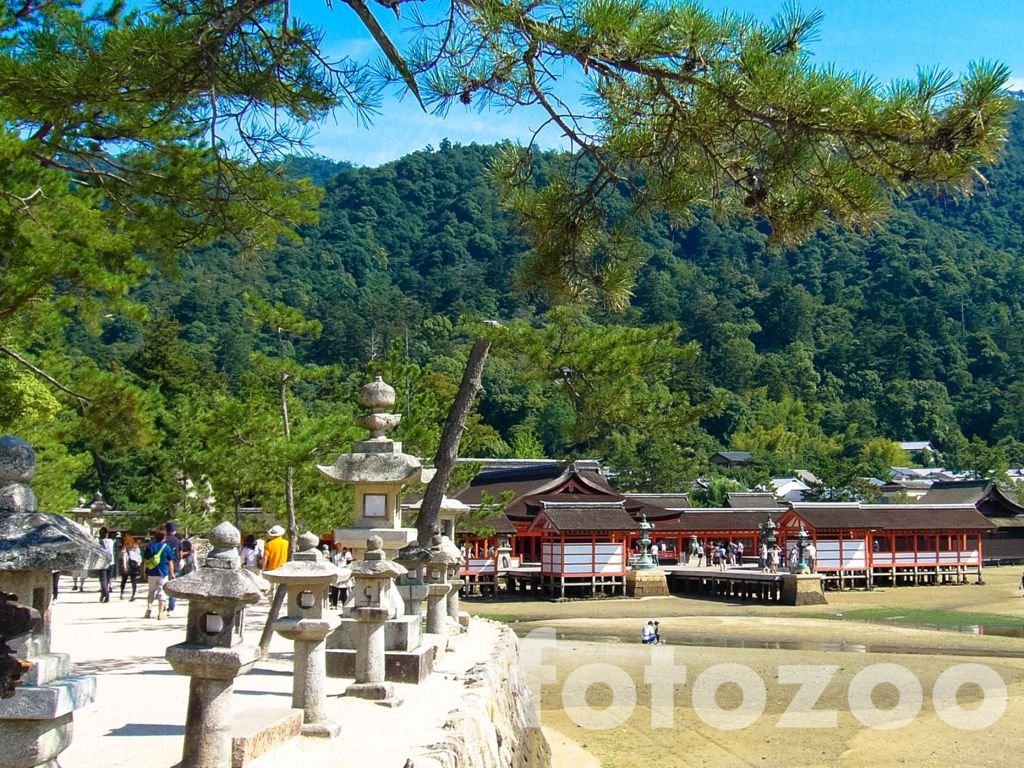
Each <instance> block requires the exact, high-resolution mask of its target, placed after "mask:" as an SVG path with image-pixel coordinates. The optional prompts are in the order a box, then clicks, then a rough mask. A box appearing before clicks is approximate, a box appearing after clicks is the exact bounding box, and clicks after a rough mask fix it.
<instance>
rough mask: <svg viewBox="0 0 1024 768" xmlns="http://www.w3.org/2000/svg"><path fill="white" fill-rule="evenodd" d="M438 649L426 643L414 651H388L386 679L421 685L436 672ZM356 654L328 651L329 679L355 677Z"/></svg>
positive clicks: (386, 654) (385, 669)
mask: <svg viewBox="0 0 1024 768" xmlns="http://www.w3.org/2000/svg"><path fill="white" fill-rule="evenodd" d="M436 653H437V649H436V647H435V646H434V645H430V644H427V643H424V644H423V645H422V646H420V647H419V648H416V649H415V650H412V651H386V652H385V654H384V679H385V680H390V681H392V682H395V683H414V684H416V685H419V684H420V683H422V682H423V681H424V680H426V679H427V677H428V676H429V675H430V673H431V672H433V671H434V658H435V656H436ZM355 675H356V652H355V651H349V650H345V649H342V648H335V649H332V650H329V651H327V676H328V677H355Z"/></svg>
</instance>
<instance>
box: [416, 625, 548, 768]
mask: <svg viewBox="0 0 1024 768" xmlns="http://www.w3.org/2000/svg"><path fill="white" fill-rule="evenodd" d="M473 621H474V622H477V621H482V620H481V619H476V618H475V619H473ZM495 626H497V627H499V629H498V640H497V642H495V644H494V648H493V650H492V652H491V654H490V658H488V659H487V661H485V662H484V663H482V664H478V665H477V666H475V667H472V668H470V669H469V670H468V671H467V672H466V673H465V675H464V676H463V679H464V683H465V686H466V688H465V692H464V694H463V695H462V696H461V697H460V703H459V707H458V709H457V710H454V711H452V712H450V713H449V717H448V718H447V720H446V722H445V724H444V733H445V735H444V738H443V739H442V740H441V741H440V742H438V743H436V744H433V745H431V746H430V747H428V748H426V749H424V750H423V751H422V752H421V753H420V754H417V755H413V756H412V758H411V764H412V765H413V766H415V768H549V766H550V765H551V749H550V747H549V746H548V743H547V741H546V740H545V738H544V734H543V733H542V732H541V729H540V725H539V724H538V723H535V722H532V720H533V719H534V718H533V715H532V713H531V711H530V706H529V704H530V692H529V690H528V688H527V686H526V681H525V677H524V675H523V669H522V666H521V663H520V660H519V642H518V640H517V639H516V636H515V634H514V633H513V632H512V630H511V629H509V628H508V627H506V626H504V625H495ZM408 764H409V763H407V765H408Z"/></svg>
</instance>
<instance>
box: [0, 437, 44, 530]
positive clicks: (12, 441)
mask: <svg viewBox="0 0 1024 768" xmlns="http://www.w3.org/2000/svg"><path fill="white" fill-rule="evenodd" d="M35 474H36V453H35V451H34V450H32V446H31V445H29V444H28V443H27V442H26V441H25V440H22V439H21V438H20V437H14V436H13V435H6V436H5V437H0V512H35V511H36V510H37V509H38V508H39V502H38V500H37V499H36V494H35V491H33V490H32V488H31V487H30V486H29V485H28V483H29V482H31V480H32V478H33V477H34V476H35Z"/></svg>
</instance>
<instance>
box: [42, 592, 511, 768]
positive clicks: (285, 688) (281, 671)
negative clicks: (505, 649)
mask: <svg viewBox="0 0 1024 768" xmlns="http://www.w3.org/2000/svg"><path fill="white" fill-rule="evenodd" d="M70 587H71V580H70V579H69V578H63V579H62V580H61V591H60V597H59V599H58V601H57V603H56V604H55V605H54V609H53V618H54V628H53V646H54V650H55V651H62V652H65V653H69V654H71V657H72V660H73V662H74V665H75V668H76V670H77V671H78V672H80V673H82V674H93V675H96V676H97V678H98V681H97V697H96V701H95V702H94V703H93V704H91V705H90V706H88V707H85V708H83V709H81V710H79V711H77V712H76V713H75V720H74V740H73V742H72V744H71V746H70V747H69V748H68V749H67V750H66V751H65V752H64V753H63V754H62V755H61V756H60V758H59V760H60V764H61V766H62V768H121V766H125V768H127V766H132V768H137V767H138V766H139V765H140V764H141V765H145V766H147V768H163V766H174V765H177V764H178V762H179V760H180V758H181V747H182V734H183V733H184V723H185V708H186V702H187V700H188V682H189V681H188V678H186V677H181V676H179V675H177V674H175V673H174V672H173V671H172V670H171V668H170V666H169V665H168V664H167V662H166V661H164V658H163V655H164V651H165V649H166V648H167V646H169V645H172V644H174V643H178V642H181V641H182V640H183V639H184V624H185V614H186V612H187V609H188V604H187V603H179V605H178V608H177V610H176V612H175V614H174V615H172V617H171V618H170V619H169V620H167V621H157V620H155V619H148V620H146V619H143V618H142V615H143V613H144V611H145V603H144V601H143V600H141V599H139V600H136V601H135V602H129V601H128V600H127V599H125V600H123V601H122V600H118V598H117V589H116V588H115V590H114V594H113V596H112V597H111V602H109V603H100V602H99V591H98V584H97V582H96V580H95V579H90V580H89V583H88V585H87V587H88V590H89V591H87V592H72V591H70ZM267 607H268V605H267V603H266V602H263V603H261V604H260V605H257V606H255V607H253V608H250V609H249V610H248V611H247V614H246V638H247V640H248V641H250V642H253V643H255V642H258V639H259V633H260V630H261V629H262V626H263V622H264V620H265V618H266V610H267ZM495 637H496V630H495V629H494V628H493V627H492V626H490V625H488V624H486V623H482V622H474V623H473V629H472V630H471V631H470V632H469V633H467V634H464V635H461V636H459V637H458V638H457V639H456V643H455V647H456V649H457V650H456V652H449V653H446V654H444V656H443V658H442V659H441V660H440V662H439V665H438V668H439V673H437V674H434V675H433V676H431V678H430V679H429V680H428V681H427V682H426V683H425V684H424V685H421V686H412V685H396V692H397V693H398V695H399V696H401V697H402V698H403V699H404V701H405V703H404V704H403V705H402V706H401V707H397V708H395V709H387V708H384V707H380V706H377V705H375V704H373V703H371V702H367V701H362V700H359V699H345V698H343V697H341V693H342V692H343V691H344V690H345V688H346V686H347V685H348V684H349V683H351V682H352V681H351V680H346V679H329V681H328V691H327V692H328V709H329V711H330V713H331V716H332V717H333V718H334V719H335V720H336V721H338V722H339V723H341V724H342V734H341V737H340V738H338V739H334V740H324V739H308V738H306V739H296V740H293V741H292V742H290V743H289V745H288V746H286V747H283V748H281V749H278V750H275V751H274V752H271V753H268V754H267V755H265V756H264V757H262V758H260V759H259V760H257V761H254V762H253V763H250V764H249V765H250V766H252V768H270V767H271V766H274V768H280V766H281V765H282V762H284V764H287V763H288V762H289V761H292V760H302V761H304V762H305V763H306V765H307V766H314V765H327V764H332V765H333V764H336V763H343V764H345V765H371V764H376V765H380V766H395V768H400V767H401V766H402V765H403V763H404V762H405V758H406V757H407V756H408V755H409V754H410V753H411V752H412V751H413V749H414V747H415V745H420V744H430V743H432V742H433V741H436V738H437V735H438V731H437V729H438V728H439V727H440V726H441V724H443V722H444V720H445V717H446V715H447V713H448V712H449V711H450V710H451V709H453V708H455V707H457V705H458V701H459V693H460V691H461V689H462V687H463V683H462V681H461V675H462V673H463V672H465V670H466V669H468V668H469V667H471V666H472V665H473V664H475V663H478V662H479V661H482V660H483V659H484V658H486V657H487V655H488V653H489V650H490V648H491V647H492V645H493V643H494V640H495ZM291 680H292V678H291V643H290V642H289V641H286V640H284V639H283V638H280V637H278V636H276V635H275V637H274V641H273V643H272V644H271V653H270V658H269V659H268V660H267V661H265V662H261V663H258V664H257V665H256V667H255V668H254V669H253V670H252V671H251V672H250V673H249V674H247V675H243V676H242V677H240V678H238V680H237V681H236V684H235V691H234V703H235V710H236V712H237V711H240V710H242V709H249V708H266V707H273V708H288V707H290V706H291ZM449 703H450V704H449ZM293 764H294V763H293Z"/></svg>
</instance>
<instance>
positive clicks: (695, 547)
mask: <svg viewBox="0 0 1024 768" xmlns="http://www.w3.org/2000/svg"><path fill="white" fill-rule="evenodd" d="M698 554H700V539H698V538H697V534H695V533H691V534H690V557H689V559H690V560H693V558H694V557H696V556H697V555H698Z"/></svg>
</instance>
